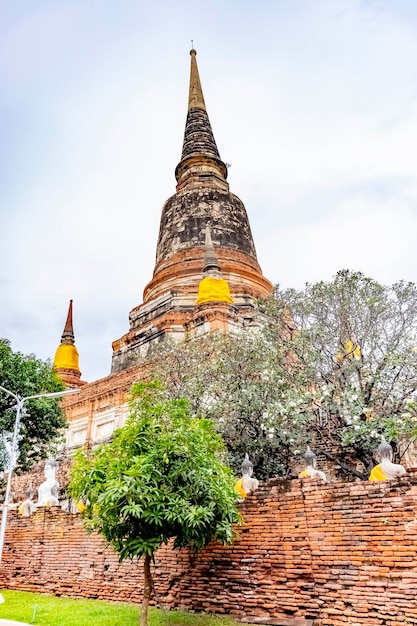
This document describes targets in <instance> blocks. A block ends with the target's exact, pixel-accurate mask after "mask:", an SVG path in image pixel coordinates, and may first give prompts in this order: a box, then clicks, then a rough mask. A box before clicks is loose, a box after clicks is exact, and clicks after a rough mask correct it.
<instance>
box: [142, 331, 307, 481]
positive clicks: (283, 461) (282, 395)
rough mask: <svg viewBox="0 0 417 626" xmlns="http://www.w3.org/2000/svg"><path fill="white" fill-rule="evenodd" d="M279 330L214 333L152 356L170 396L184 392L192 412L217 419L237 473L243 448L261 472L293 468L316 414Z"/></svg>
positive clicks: (272, 473) (268, 473)
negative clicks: (278, 336) (272, 333)
mask: <svg viewBox="0 0 417 626" xmlns="http://www.w3.org/2000/svg"><path fill="white" fill-rule="evenodd" d="M279 329H280V330H282V337H281V340H280V341H275V340H273V341H272V340H271V337H270V336H268V333H266V332H265V330H264V331H261V330H260V328H257V329H253V330H251V331H247V332H245V333H238V334H236V333H218V332H215V333H210V334H207V335H204V336H202V337H196V338H190V339H189V340H187V341H184V342H181V343H179V344H178V343H168V342H167V343H166V344H165V345H164V346H163V347H162V348H159V347H158V354H157V356H156V355H155V357H154V358H155V362H154V370H153V375H154V376H156V377H158V378H159V379H161V380H164V382H165V384H166V385H167V390H168V392H169V393H170V394H171V396H172V397H180V396H184V397H186V398H188V400H189V401H190V404H191V408H192V411H193V414H195V415H201V416H204V417H207V418H210V419H212V420H213V421H214V423H215V425H216V429H217V431H218V432H219V433H220V434H221V436H222V438H223V440H224V441H225V443H226V446H227V450H228V461H229V463H230V465H231V466H232V467H233V469H234V470H235V472H238V471H239V469H240V465H241V462H242V460H243V458H244V455H245V452H247V453H248V454H249V456H250V459H251V461H252V462H253V464H254V468H255V473H256V476H257V477H258V478H268V477H270V476H276V475H281V476H283V475H284V476H285V475H289V474H290V473H291V466H292V464H293V458H294V455H296V456H297V455H300V454H301V451H303V450H304V448H305V446H306V444H307V442H308V440H309V434H308V432H309V427H308V424H309V421H310V420H311V419H312V418H313V417H314V416H313V413H312V411H311V402H312V396H311V393H310V392H309V391H308V389H307V388H306V386H305V378H304V374H303V366H302V364H300V363H295V362H294V363H292V366H291V367H290V366H289V365H290V359H291V355H289V353H288V350H289V346H288V341H289V340H290V337H289V334H288V332H287V330H286V328H285V327H284V326H283V325H280V326H279ZM285 337H286V339H285Z"/></svg>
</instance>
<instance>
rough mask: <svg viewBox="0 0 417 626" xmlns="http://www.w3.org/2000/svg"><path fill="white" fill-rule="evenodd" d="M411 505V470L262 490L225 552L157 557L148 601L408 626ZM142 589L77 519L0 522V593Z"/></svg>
mask: <svg viewBox="0 0 417 626" xmlns="http://www.w3.org/2000/svg"><path fill="white" fill-rule="evenodd" d="M416 506H417V470H410V471H409V472H408V474H407V476H406V477H404V478H401V479H399V480H398V481H391V482H380V483H369V482H355V483H330V484H329V483H328V484H322V483H320V484H319V483H316V482H314V481H311V480H309V479H305V480H292V481H285V480H282V479H271V480H270V481H268V482H267V483H265V484H263V485H261V487H260V488H259V489H258V491H256V492H255V494H253V495H252V496H249V497H248V498H247V499H246V500H245V502H243V503H242V505H241V510H242V514H243V516H244V518H245V520H246V524H245V526H244V527H242V528H241V529H240V538H239V540H237V541H236V542H235V544H233V545H232V546H226V547H223V546H220V545H217V544H216V545H211V546H210V547H209V548H207V549H206V550H204V551H203V552H201V553H199V554H198V555H190V554H189V553H188V552H187V551H185V550H183V551H181V552H180V551H177V552H175V551H173V550H171V548H170V547H164V548H162V549H161V550H159V551H158V553H157V555H156V558H155V564H154V572H153V573H154V577H155V583H156V602H157V603H158V604H159V605H161V606H167V607H171V608H186V609H188V610H194V611H206V612H213V613H229V614H232V615H235V616H237V617H240V618H242V619H245V621H249V620H250V618H252V619H253V621H254V622H256V623H262V622H263V623H277V624H279V623H281V622H283V623H285V620H287V623H291V618H293V619H294V620H295V618H297V620H298V623H300V621H301V620H302V619H304V620H306V623H314V624H315V625H317V626H345V625H346V624H349V625H350V626H368V625H369V626H383V625H384V626H400V624H401V625H403V624H417V597H416V590H417V557H416V548H417V521H415V516H416ZM141 581H142V568H141V563H139V564H137V563H131V562H125V563H122V564H118V561H117V557H116V555H115V554H114V553H113V552H112V550H111V549H109V548H107V547H105V545H104V542H103V540H102V539H101V537H99V536H97V535H94V534H93V535H87V534H86V533H85V531H84V530H83V527H82V522H81V519H80V517H79V516H78V515H70V514H66V513H64V512H63V511H61V510H60V509H59V508H57V507H54V508H51V509H44V508H42V509H39V510H38V511H37V512H36V514H35V515H34V516H33V517H32V518H30V519H25V518H21V517H19V516H17V515H16V512H15V511H11V514H10V521H9V524H8V528H7V532H6V545H5V550H4V555H3V566H2V573H1V575H0V584H1V585H2V586H4V587H7V588H13V589H24V590H30V591H43V592H51V593H55V594H58V595H69V596H75V595H81V596H88V597H96V598H104V599H110V600H116V599H117V600H130V601H140V598H141ZM294 623H296V621H294Z"/></svg>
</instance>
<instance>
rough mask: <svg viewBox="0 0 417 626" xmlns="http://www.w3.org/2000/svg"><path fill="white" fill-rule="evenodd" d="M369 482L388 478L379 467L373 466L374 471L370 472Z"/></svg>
mask: <svg viewBox="0 0 417 626" xmlns="http://www.w3.org/2000/svg"><path fill="white" fill-rule="evenodd" d="M369 480H374V481H375V480H388V478H387V477H386V476H385V474H384V472H383V470H382V467H381V465H375V467H374V469H373V470H372V472H371V474H370V476H369Z"/></svg>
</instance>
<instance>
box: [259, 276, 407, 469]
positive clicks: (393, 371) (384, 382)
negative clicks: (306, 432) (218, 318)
mask: <svg viewBox="0 0 417 626" xmlns="http://www.w3.org/2000/svg"><path fill="white" fill-rule="evenodd" d="M263 310H264V311H265V312H268V314H269V315H270V317H271V319H272V320H273V322H272V323H271V324H270V325H269V327H268V333H269V336H270V337H271V338H274V337H275V336H276V327H277V325H278V326H279V325H280V324H282V322H283V318H284V314H283V312H284V311H286V312H287V315H288V319H289V320H291V321H290V323H289V326H290V327H291V328H290V332H291V334H292V336H293V341H292V349H293V352H294V358H295V359H296V360H297V361H299V362H300V363H302V364H303V367H304V371H303V375H304V376H305V378H306V383H308V385H309V389H310V393H311V395H312V398H313V405H312V408H313V413H314V414H315V418H314V419H312V420H311V421H310V427H311V429H312V433H313V434H314V437H315V440H316V442H318V444H320V442H321V443H322V444H323V445H324V446H327V447H328V444H329V443H330V444H332V445H333V448H334V449H339V450H341V448H343V447H345V448H346V449H349V451H350V454H351V453H352V450H353V453H354V456H355V457H356V458H357V459H359V460H360V461H361V462H362V464H363V466H362V471H361V472H358V473H357V475H360V476H362V477H364V478H366V477H367V475H368V473H369V471H370V469H371V468H372V466H373V456H372V451H373V450H375V448H376V447H377V446H378V444H379V442H380V435H381V434H384V435H385V437H386V438H387V440H389V441H391V443H393V444H394V446H396V447H397V455H398V456H399V455H400V453H404V452H405V451H406V449H407V447H408V446H409V445H410V443H412V442H414V441H415V440H416V438H417V402H416V399H417V397H416V389H417V289H416V286H415V285H414V284H413V283H405V282H398V283H396V284H394V285H392V286H383V285H380V284H379V283H378V282H376V281H375V280H372V279H371V278H367V277H365V276H364V275H363V274H361V273H360V272H351V271H347V270H344V271H340V272H338V274H337V275H336V276H335V278H334V279H333V281H331V282H330V283H325V282H319V283H317V284H315V285H306V288H305V289H304V290H303V291H295V290H293V289H289V290H283V291H281V290H279V289H276V292H275V297H274V298H273V299H272V300H271V301H269V302H267V303H265V304H264V306H263ZM399 444H401V445H400V446H399ZM324 452H325V453H326V450H325V449H324ZM327 455H328V456H330V458H333V455H331V454H329V453H328V452H327ZM342 456H343V454H342ZM336 460H338V461H341V464H342V466H344V463H343V459H341V458H340V456H339V457H338V458H337V459H336ZM349 469H350V471H353V473H355V472H354V470H353V469H352V467H350V468H349Z"/></svg>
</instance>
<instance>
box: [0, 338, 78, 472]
mask: <svg viewBox="0 0 417 626" xmlns="http://www.w3.org/2000/svg"><path fill="white" fill-rule="evenodd" d="M0 385H1V386H2V387H5V389H7V390H9V391H11V392H12V393H14V394H15V395H17V396H19V397H20V398H23V397H27V396H32V395H37V394H40V393H52V392H55V391H61V390H63V389H64V384H63V383H62V381H61V380H60V379H59V378H58V377H57V376H56V374H55V373H54V372H53V370H52V366H51V363H50V362H49V361H42V360H40V359H37V358H36V357H35V356H34V355H33V354H32V355H29V356H25V355H23V354H21V353H20V352H13V350H12V349H11V347H10V342H9V341H7V339H0ZM24 406H25V410H24V415H23V416H22V421H21V426H20V440H19V457H18V460H17V469H18V470H22V471H26V470H28V469H30V467H31V466H32V465H33V464H34V463H35V462H36V461H37V460H39V459H41V458H45V457H46V456H47V455H48V453H49V451H50V449H51V446H52V445H53V444H54V442H55V441H56V439H57V434H58V432H59V429H61V428H63V427H65V425H66V421H65V417H64V414H63V412H62V410H61V409H60V407H59V404H58V400H55V399H48V400H46V399H38V400H30V401H28V402H27V403H25V405H24ZM15 419H16V409H15V401H14V399H13V398H12V397H11V396H8V395H6V394H5V393H3V392H1V391H0V432H1V433H2V434H3V438H2V439H1V441H0V469H1V468H2V467H4V465H5V462H6V457H7V455H6V453H5V438H6V439H7V433H10V434H11V433H12V432H13V428H14V423H15ZM10 438H11V437H10Z"/></svg>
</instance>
